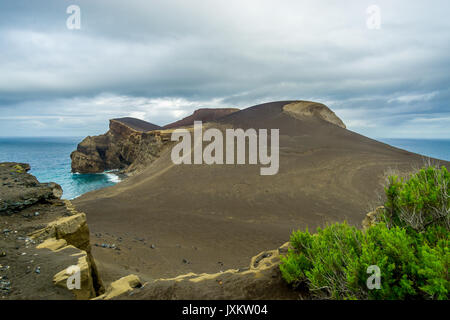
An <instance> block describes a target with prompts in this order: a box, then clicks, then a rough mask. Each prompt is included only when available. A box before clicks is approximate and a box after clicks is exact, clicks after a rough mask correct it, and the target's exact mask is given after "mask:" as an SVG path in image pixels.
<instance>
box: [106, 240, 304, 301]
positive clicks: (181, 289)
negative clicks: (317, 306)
mask: <svg viewBox="0 0 450 320" xmlns="http://www.w3.org/2000/svg"><path fill="white" fill-rule="evenodd" d="M288 246H289V243H286V244H284V245H283V246H281V247H280V248H278V249H276V250H270V251H265V252H261V253H260V254H258V255H257V256H255V257H253V258H252V259H251V262H250V265H249V267H248V268H246V269H245V270H237V269H231V270H227V271H224V272H220V273H215V274H206V273H204V274H195V273H188V274H185V275H181V276H178V277H176V278H171V279H157V280H154V281H153V282H149V283H147V284H145V285H144V286H143V287H142V288H141V289H135V290H134V292H133V294H132V295H131V296H130V294H125V293H128V292H129V291H126V292H125V293H124V294H122V295H121V296H114V298H122V299H152V300H153V299H163V300H167V299H169V300H172V299H182V300H184V299H188V300H191V299H192V300H217V299H219V300H221V299H225V300H228V299H229V300H236V299H237V300H239V299H245V300H247V299H249V300H264V299H300V298H302V297H301V296H300V294H301V293H300V292H297V291H294V290H292V289H291V288H289V287H288V285H287V284H286V282H284V280H283V279H282V278H281V272H280V269H279V264H280V255H281V254H285V253H286V252H287V249H288ZM303 298H304V297H303Z"/></svg>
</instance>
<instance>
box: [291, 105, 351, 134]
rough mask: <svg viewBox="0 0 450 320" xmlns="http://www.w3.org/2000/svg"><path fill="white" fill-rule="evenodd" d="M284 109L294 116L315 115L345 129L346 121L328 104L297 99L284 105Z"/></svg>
mask: <svg viewBox="0 0 450 320" xmlns="http://www.w3.org/2000/svg"><path fill="white" fill-rule="evenodd" d="M283 111H284V112H286V113H287V114H289V115H291V116H293V117H294V118H300V119H301V118H305V117H312V116H315V117H317V118H319V119H322V120H324V121H327V122H330V123H332V124H334V125H337V126H338V127H341V128H344V129H345V124H344V122H343V121H342V120H341V119H340V118H339V117H338V116H337V115H336V114H335V113H334V112H333V111H331V110H330V108H328V107H327V106H326V105H324V104H321V103H317V102H312V101H296V102H292V103H289V104H287V105H285V106H284V107H283Z"/></svg>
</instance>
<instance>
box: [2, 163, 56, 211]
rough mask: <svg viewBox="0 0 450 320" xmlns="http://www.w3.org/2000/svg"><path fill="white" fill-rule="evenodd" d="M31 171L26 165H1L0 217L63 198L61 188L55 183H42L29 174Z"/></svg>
mask: <svg viewBox="0 0 450 320" xmlns="http://www.w3.org/2000/svg"><path fill="white" fill-rule="evenodd" d="M29 170H30V166H29V165H28V164H25V163H15V162H3V163H0V215H1V214H12V213H14V212H18V211H20V210H22V209H24V208H27V207H29V206H32V205H33V204H35V203H38V202H46V201H49V200H53V199H59V198H61V196H62V193H63V191H62V188H61V186H59V185H58V184H56V183H53V182H50V183H40V182H39V181H38V180H37V179H36V178H35V177H34V176H32V175H31V174H28V173H27V172H28V171H29Z"/></svg>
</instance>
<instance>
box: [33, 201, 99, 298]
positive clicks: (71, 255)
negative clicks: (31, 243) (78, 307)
mask: <svg viewBox="0 0 450 320" xmlns="http://www.w3.org/2000/svg"><path fill="white" fill-rule="evenodd" d="M71 214H73V215H72V216H69V217H62V218H59V219H57V220H55V221H52V222H51V223H49V224H48V225H47V226H46V227H45V228H43V229H40V230H37V231H35V232H33V233H32V234H30V237H31V239H33V240H35V241H37V242H40V244H39V245H38V246H37V249H48V250H50V251H51V252H53V253H54V254H60V255H62V256H66V259H65V260H66V261H67V262H66V265H67V266H66V267H65V268H64V269H62V270H61V271H59V272H58V273H57V274H55V275H54V277H53V283H54V284H55V285H56V286H59V287H61V288H63V289H66V290H69V288H68V286H67V279H68V278H69V276H71V275H72V274H71V272H70V268H71V267H72V269H73V266H75V267H76V268H78V270H79V272H80V288H79V289H73V290H70V291H71V292H72V294H73V295H74V297H75V299H78V300H87V299H93V298H95V297H96V296H98V295H100V294H102V293H103V292H104V288H103V283H102V281H101V279H100V276H99V274H98V271H97V267H96V265H95V261H94V258H93V257H92V254H91V245H90V241H89V228H88V226H87V222H86V215H85V214H84V213H79V212H77V211H76V210H74V209H73V210H71ZM51 259H52V258H51ZM54 259H55V260H57V259H56V257H55V258H54Z"/></svg>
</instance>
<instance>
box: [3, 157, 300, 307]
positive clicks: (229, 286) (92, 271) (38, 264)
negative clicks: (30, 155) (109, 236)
mask: <svg viewBox="0 0 450 320" xmlns="http://www.w3.org/2000/svg"><path fill="white" fill-rule="evenodd" d="M29 169H30V167H29V166H28V165H27V164H19V163H0V177H1V178H0V179H2V180H1V181H2V182H3V184H2V185H0V194H1V200H2V203H3V208H4V209H3V210H2V212H1V220H0V298H1V299H45V300H47V299H77V300H87V299H94V300H109V299H298V298H299V297H300V295H299V293H298V292H293V291H292V290H291V289H290V288H288V287H287V285H286V284H285V283H284V282H283V280H282V279H281V275H280V271H279V268H278V265H279V261H280V260H279V257H280V254H282V253H284V252H286V250H287V246H288V244H285V245H284V246H282V247H281V248H279V249H277V250H272V251H266V252H262V253H260V254H258V255H257V256H255V257H253V258H252V259H251V262H250V265H249V266H248V267H247V268H244V269H236V270H234V269H232V270H226V271H224V272H220V273H217V274H194V273H189V274H185V275H181V276H179V277H176V278H171V279H153V280H151V281H148V282H146V283H143V282H142V281H141V279H139V278H138V277H137V276H135V275H128V276H126V277H123V278H121V279H119V280H117V281H114V282H112V283H110V284H108V285H106V286H105V285H104V284H103V283H102V280H101V275H100V274H99V272H98V271H97V267H96V264H95V260H94V257H93V256H92V253H91V244H90V234H89V227H88V225H87V220H86V215H85V214H84V213H83V212H79V211H77V210H76V208H75V207H74V206H73V204H72V203H71V202H70V201H68V200H61V199H60V196H61V194H62V192H61V187H60V186H59V185H57V184H54V183H39V182H38V181H37V179H36V178H35V177H33V176H32V175H30V174H28V173H27V171H28V170H29ZM70 266H77V267H78V268H79V270H80V284H81V286H80V289H74V290H69V289H68V287H67V279H68V278H69V276H70V274H68V272H67V268H68V267H70Z"/></svg>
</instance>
